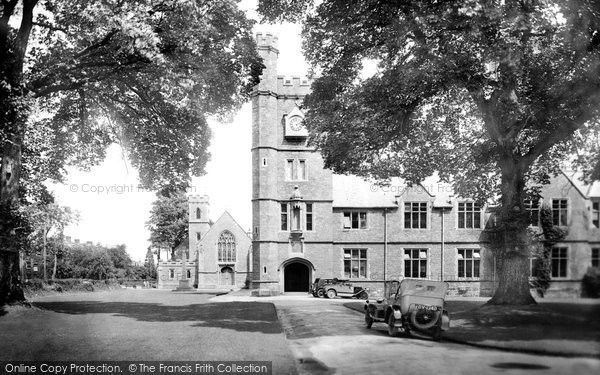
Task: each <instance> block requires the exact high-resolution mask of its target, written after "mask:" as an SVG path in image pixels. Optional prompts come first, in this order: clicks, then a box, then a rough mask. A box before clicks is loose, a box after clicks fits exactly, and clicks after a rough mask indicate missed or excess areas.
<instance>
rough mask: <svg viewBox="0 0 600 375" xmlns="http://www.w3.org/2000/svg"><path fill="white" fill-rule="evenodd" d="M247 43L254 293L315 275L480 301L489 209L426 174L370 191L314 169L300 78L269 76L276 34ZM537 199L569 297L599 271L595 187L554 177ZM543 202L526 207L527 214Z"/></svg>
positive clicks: (487, 264) (559, 289) (490, 268)
mask: <svg viewBox="0 0 600 375" xmlns="http://www.w3.org/2000/svg"><path fill="white" fill-rule="evenodd" d="M257 44H258V49H259V52H260V54H261V56H262V57H263V59H264V64H265V66H266V69H265V70H264V71H263V76H262V78H261V82H260V83H259V84H258V85H257V86H256V87H255V89H254V92H253V97H252V116H253V117H252V171H253V174H252V176H253V177H252V215H253V217H252V219H253V246H252V248H253V262H254V264H253V270H254V273H253V277H252V288H253V289H255V291H254V293H255V294H257V295H271V294H279V293H282V292H288V291H308V288H309V285H310V282H311V280H312V279H314V278H316V277H325V278H333V277H337V278H339V279H350V280H351V281H352V282H354V283H355V284H357V285H363V286H365V287H370V288H380V287H381V285H382V281H383V280H384V279H386V280H389V279H402V278H425V279H431V280H444V281H448V282H449V283H450V285H451V293H453V294H458V295H477V296H478V295H481V296H489V295H491V294H492V293H493V290H494V285H495V281H496V273H495V260H494V256H493V254H492V253H491V251H490V250H488V249H487V247H486V242H485V240H484V236H483V234H484V233H485V228H486V226H487V225H491V224H492V222H493V207H479V206H478V205H477V204H476V203H475V202H473V201H472V200H470V199H468V198H467V199H462V198H457V197H454V196H453V194H452V192H451V191H450V190H449V188H448V186H446V185H443V184H439V183H437V182H436V181H435V180H433V179H432V181H431V182H429V183H424V184H423V185H419V186H413V187H405V186H404V185H403V184H402V183H401V182H400V181H396V182H393V183H392V185H390V186H387V187H380V186H377V185H372V184H370V183H368V182H366V181H364V180H362V179H360V178H358V177H355V176H339V175H334V174H333V173H332V172H331V171H330V170H327V169H324V167H323V160H322V158H321V155H320V154H319V153H318V152H317V151H316V150H314V149H313V148H311V147H310V146H308V145H307V136H308V132H307V130H306V128H304V126H303V123H302V120H303V113H302V110H301V108H300V106H301V102H302V100H303V98H304V97H305V95H306V94H308V93H309V91H310V82H309V80H308V79H306V78H304V77H284V76H278V75H277V57H278V49H277V37H276V36H274V35H271V34H265V35H263V34H258V35H257ZM542 195H543V197H544V202H546V203H547V204H549V205H551V207H552V208H553V215H554V217H555V220H556V221H557V224H559V225H562V226H564V227H566V228H568V229H569V235H568V236H567V238H565V240H564V241H563V242H562V243H560V244H557V246H556V249H555V250H553V252H552V255H551V256H552V264H553V269H552V273H553V275H552V276H553V280H554V281H553V283H552V286H551V290H550V292H555V293H563V292H565V291H566V292H571V293H579V289H580V284H581V278H582V276H583V274H584V273H585V272H586V269H587V268H588V267H590V266H592V265H595V266H597V265H598V251H599V248H600V232H599V229H598V225H599V224H598V220H599V206H598V205H599V204H600V185H599V184H598V183H596V184H594V185H593V186H586V185H583V184H581V183H580V182H578V179H577V178H576V176H573V175H568V174H565V173H563V174H560V175H559V176H557V177H556V178H554V179H553V180H552V183H551V184H550V185H548V186H545V187H544V188H543V192H542ZM544 202H528V207H529V210H530V214H531V215H532V217H534V216H535V215H537V216H538V217H539V207H540V205H541V204H542V203H544ZM532 220H533V219H532ZM537 225H538V224H536V223H533V222H532V227H534V228H535V227H536V226H537Z"/></svg>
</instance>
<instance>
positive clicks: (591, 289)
mask: <svg viewBox="0 0 600 375" xmlns="http://www.w3.org/2000/svg"><path fill="white" fill-rule="evenodd" d="M581 283H582V284H583V288H582V289H583V296H584V297H591V298H599V297H600V268H598V267H590V268H588V270H587V272H586V273H585V276H583V280H581Z"/></svg>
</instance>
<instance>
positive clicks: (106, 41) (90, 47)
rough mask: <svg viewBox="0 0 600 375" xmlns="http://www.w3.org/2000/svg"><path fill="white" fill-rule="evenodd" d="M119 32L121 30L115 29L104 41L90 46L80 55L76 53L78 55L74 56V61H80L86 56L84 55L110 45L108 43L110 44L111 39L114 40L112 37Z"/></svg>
mask: <svg viewBox="0 0 600 375" xmlns="http://www.w3.org/2000/svg"><path fill="white" fill-rule="evenodd" d="M117 32H119V30H117V29H113V30H111V31H110V32H109V33H108V34H106V35H105V36H104V38H102V40H100V41H99V42H97V43H94V44H92V45H90V46H88V47H86V48H85V49H83V50H82V51H81V52H79V53H76V54H75V56H73V58H74V59H78V58H80V57H82V56H84V55H86V54H88V53H89V52H91V51H93V50H95V49H98V48H100V47H103V46H105V45H107V44H108V42H110V39H111V38H112V37H113V36H114V35H115V34H116V33H117Z"/></svg>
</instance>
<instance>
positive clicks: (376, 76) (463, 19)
mask: <svg viewBox="0 0 600 375" xmlns="http://www.w3.org/2000/svg"><path fill="white" fill-rule="evenodd" d="M259 12H261V13H262V14H263V15H264V16H265V18H266V19H267V20H271V21H276V20H282V19H292V20H298V21H300V22H302V23H303V38H304V39H303V40H304V41H303V48H304V52H305V56H306V57H307V59H308V61H309V62H310V63H311V64H312V67H313V70H314V72H315V73H317V74H316V79H315V81H314V83H313V85H312V93H311V94H310V95H309V96H308V97H307V98H306V99H305V102H304V104H305V107H306V108H307V110H308V113H307V117H306V124H307V126H308V128H309V130H310V131H311V134H312V142H313V144H315V145H316V146H317V147H318V148H319V149H320V150H321V153H322V154H323V156H324V160H325V165H326V166H327V167H330V168H332V169H333V170H334V171H336V172H341V173H355V174H359V175H363V176H371V177H375V178H379V179H386V178H389V177H391V176H400V177H404V178H406V179H407V180H408V181H410V182H414V183H417V182H420V181H422V180H423V179H424V178H426V177H427V176H430V175H432V174H434V173H437V174H438V176H439V177H440V178H441V179H442V180H443V181H448V182H450V183H452V185H453V187H454V189H455V191H456V192H457V194H458V195H460V196H461V197H465V198H475V199H477V200H479V201H482V202H485V201H486V200H488V199H492V200H494V201H495V202H497V203H499V205H500V209H499V218H500V228H499V233H501V235H500V236H497V237H496V238H495V239H494V241H495V242H496V245H498V246H497V253H496V256H497V257H498V259H499V263H498V268H499V271H498V272H499V276H500V285H499V287H498V289H497V291H496V295H495V297H494V301H495V302H497V303H514V302H517V303H523V302H532V301H533V300H532V299H531V297H530V296H529V289H528V281H527V276H528V267H527V255H528V254H526V251H525V250H523V249H527V248H528V247H527V246H525V245H526V242H527V239H526V237H527V236H526V231H525V228H526V226H527V218H526V217H525V215H524V212H525V210H524V206H523V200H524V199H525V198H526V197H528V196H529V197H535V196H536V195H537V194H539V185H540V184H543V183H547V182H548V180H549V178H550V176H551V175H552V174H553V173H556V172H557V171H558V169H559V168H560V167H561V166H565V162H568V163H571V166H575V167H578V168H581V169H583V170H584V171H585V175H586V176H587V178H599V177H600V142H599V141H598V140H599V139H600V135H599V133H600V130H599V126H598V115H599V109H600V6H599V5H598V2H595V1H591V0H556V1H552V0H544V1H538V0H497V1H487V0H486V1H483V0H468V1H460V2H458V1H429V0H415V1H409V0H405V1H392V2H390V1H373V0H365V1H355V2H346V1H341V0H329V1H328V0H325V1H321V2H315V1H311V0H304V1H297V2H289V1H277V0H261V1H260V6H259ZM368 60H372V61H374V62H375V63H376V66H377V69H376V71H375V72H374V73H373V74H371V75H369V76H365V74H364V73H365V71H364V69H363V68H364V66H365V61H368ZM515 275H518V277H517V276H515Z"/></svg>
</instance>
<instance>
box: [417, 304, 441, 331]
mask: <svg viewBox="0 0 600 375" xmlns="http://www.w3.org/2000/svg"><path fill="white" fill-rule="evenodd" d="M441 313H442V312H441V311H440V310H426V309H415V310H413V311H412V313H411V314H410V322H411V323H412V325H413V326H414V327H415V328H417V329H429V328H431V327H433V326H434V325H435V324H436V323H437V321H438V319H439V318H440V315H441Z"/></svg>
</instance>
